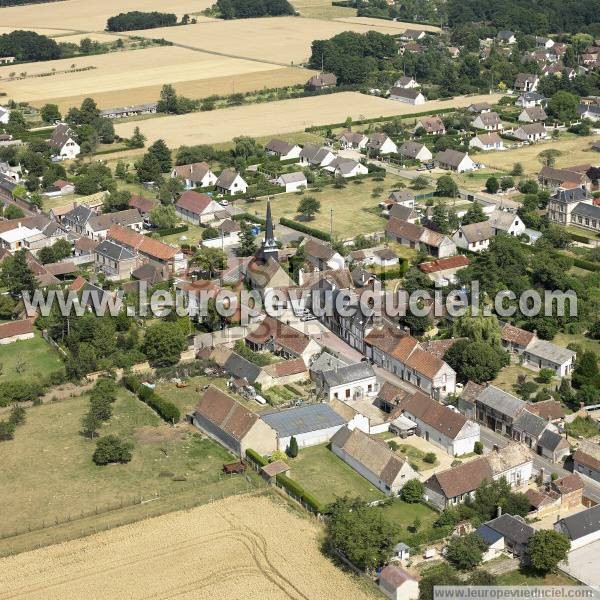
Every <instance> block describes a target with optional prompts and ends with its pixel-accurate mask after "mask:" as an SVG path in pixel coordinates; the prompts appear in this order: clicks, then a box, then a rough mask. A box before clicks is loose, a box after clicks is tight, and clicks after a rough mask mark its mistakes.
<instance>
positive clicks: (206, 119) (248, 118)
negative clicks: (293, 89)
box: [115, 92, 500, 148]
mask: <svg viewBox="0 0 600 600" xmlns="http://www.w3.org/2000/svg"><path fill="white" fill-rule="evenodd" d="M498 98H500V96H499V95H482V96H459V97H457V98H453V99H452V100H434V101H432V102H427V103H426V104H424V105H421V106H412V105H410V104H404V103H402V102H395V101H393V100H386V99H384V98H378V97H375V96H366V95H365V94H360V93H358V92H341V93H338V94H330V95H324V96H311V97H306V98H296V99H293V100H282V101H277V102H269V103H263V104H252V105H248V106H236V107H233V108H226V109H222V110H218V111H212V112H197V113H190V114H187V115H177V116H168V117H158V118H154V119H148V120H146V121H140V122H134V123H120V124H117V125H116V127H115V129H116V132H117V134H118V135H120V136H121V137H125V138H127V137H130V136H131V134H132V132H133V130H134V128H135V127H136V126H139V128H140V129H141V131H142V132H143V134H144V135H145V136H146V137H147V138H148V141H149V143H152V142H153V141H155V140H157V139H159V138H162V139H164V140H165V141H166V143H167V144H168V145H169V146H173V147H175V148H176V147H178V146H181V145H184V144H188V145H193V144H214V143H218V142H225V141H229V140H231V139H233V138H234V137H236V136H239V135H249V136H252V137H262V136H268V135H277V134H281V133H292V132H294V131H301V130H303V129H305V128H306V127H310V126H314V125H326V124H328V123H339V122H341V121H344V119H345V118H346V117H347V116H351V117H352V118H354V119H362V118H374V117H388V116H394V115H399V116H402V115H410V114H414V113H418V112H423V111H426V110H434V109H445V108H454V107H460V106H468V105H469V104H471V103H472V102H482V101H484V100H486V101H489V102H494V101H496V100H497V99H498ZM340 110H342V111H343V112H340Z"/></svg>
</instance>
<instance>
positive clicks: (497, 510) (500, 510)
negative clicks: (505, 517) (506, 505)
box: [496, 505, 502, 517]
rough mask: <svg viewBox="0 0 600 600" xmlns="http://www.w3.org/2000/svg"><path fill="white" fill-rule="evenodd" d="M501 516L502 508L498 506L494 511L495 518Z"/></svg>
mask: <svg viewBox="0 0 600 600" xmlns="http://www.w3.org/2000/svg"><path fill="white" fill-rule="evenodd" d="M501 516H502V507H501V506H500V505H498V508H497V509H496V517H501Z"/></svg>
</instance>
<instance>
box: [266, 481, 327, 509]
mask: <svg viewBox="0 0 600 600" xmlns="http://www.w3.org/2000/svg"><path fill="white" fill-rule="evenodd" d="M275 479H276V481H277V483H278V484H279V485H280V486H281V487H282V488H285V489H286V490H287V491H288V492H290V494H291V495H292V496H295V497H296V498H298V499H300V500H302V502H304V504H306V505H307V506H308V507H309V508H311V509H312V510H313V511H314V512H317V513H322V512H323V507H322V506H321V503H320V502H319V501H318V500H317V499H316V498H315V497H314V496H313V495H312V494H309V493H308V492H307V491H306V490H305V489H304V488H303V487H302V486H301V485H300V484H299V483H298V482H296V481H294V480H293V479H290V478H289V477H287V475H284V474H283V473H279V475H276V477H275Z"/></svg>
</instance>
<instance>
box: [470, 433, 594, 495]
mask: <svg viewBox="0 0 600 600" xmlns="http://www.w3.org/2000/svg"><path fill="white" fill-rule="evenodd" d="M481 441H482V442H483V445H484V447H485V448H486V449H487V450H491V449H492V448H493V447H494V445H497V446H499V447H500V448H503V447H504V446H506V445H507V444H508V439H507V438H506V437H504V436H502V435H500V434H498V433H496V432H495V431H492V430H491V429H488V428H487V427H483V426H482V427H481ZM531 455H532V459H533V466H534V467H535V468H536V469H538V470H539V469H544V470H545V471H546V473H557V474H558V476H559V477H563V476H565V475H569V474H570V473H571V471H568V470H567V469H564V468H563V467H562V466H560V465H558V464H557V463H553V462H552V461H550V460H548V459H547V458H545V457H543V456H540V455H539V454H535V453H534V452H532V453H531ZM581 478H582V479H583V482H584V486H583V490H584V495H585V496H586V497H587V498H589V499H590V500H593V501H594V502H597V503H599V504H600V483H598V482H596V481H594V480H592V479H590V478H589V477H586V476H585V475H581Z"/></svg>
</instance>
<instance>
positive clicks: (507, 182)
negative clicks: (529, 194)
mask: <svg viewBox="0 0 600 600" xmlns="http://www.w3.org/2000/svg"><path fill="white" fill-rule="evenodd" d="M514 186H515V180H514V179H513V178H512V177H510V176H508V175H505V176H504V177H502V179H500V188H501V189H502V191H503V192H506V191H507V190H510V188H512V187H514Z"/></svg>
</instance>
